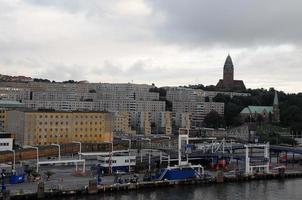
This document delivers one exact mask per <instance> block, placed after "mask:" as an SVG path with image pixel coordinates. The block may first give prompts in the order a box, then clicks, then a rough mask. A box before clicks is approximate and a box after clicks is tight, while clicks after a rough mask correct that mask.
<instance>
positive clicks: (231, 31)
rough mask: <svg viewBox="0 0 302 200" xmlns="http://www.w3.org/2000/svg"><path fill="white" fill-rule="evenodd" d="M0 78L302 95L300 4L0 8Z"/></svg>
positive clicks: (33, 0)
mask: <svg viewBox="0 0 302 200" xmlns="http://www.w3.org/2000/svg"><path fill="white" fill-rule="evenodd" d="M0 5H1V6H0V69H1V71H0V73H1V74H11V75H26V76H32V77H37V78H38V77H40V78H48V79H51V80H57V81H62V80H68V79H74V80H84V79H86V80H88V81H90V82H130V81H132V80H133V81H134V82H135V83H152V82H154V83H155V84H156V85H159V86H164V85H188V84H198V83H202V84H206V85H209V84H216V83H217V81H218V79H220V78H221V77H222V66H223V62H224V60H225V57H226V55H227V53H228V52H229V53H231V56H232V58H233V61H234V64H235V70H236V71H235V77H236V79H243V80H244V81H245V83H246V85H247V86H248V87H253V88H257V87H265V88H269V87H275V88H277V89H283V90H285V91H296V92H297V91H301V84H302V82H301V78H300V77H299V76H300V74H301V73H302V71H301V70H302V68H301V66H302V50H301V49H302V47H301V37H300V36H301V35H302V26H300V19H301V18H302V12H300V8H301V7H302V2H301V3H300V1H298V0H291V1H282V0H253V1H245V0H228V1H226V0H224V1H222V0H202V1H200V0H188V1H182V0H112V1H107V0H89V1H84V0H0Z"/></svg>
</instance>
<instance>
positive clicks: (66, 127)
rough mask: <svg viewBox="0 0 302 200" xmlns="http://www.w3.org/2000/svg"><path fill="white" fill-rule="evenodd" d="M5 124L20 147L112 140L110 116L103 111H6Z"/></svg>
mask: <svg viewBox="0 0 302 200" xmlns="http://www.w3.org/2000/svg"><path fill="white" fill-rule="evenodd" d="M7 125H8V131H10V132H11V133H15V135H16V143H18V144H20V145H22V146H23V145H48V144H51V143H61V144H62V143H71V142H72V141H80V142H90V143H99V142H111V141H112V139H113V135H112V116H111V114H110V113H105V112H58V111H55V112H49V111H47V112H43V111H8V112H7Z"/></svg>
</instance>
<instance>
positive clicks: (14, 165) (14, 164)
mask: <svg viewBox="0 0 302 200" xmlns="http://www.w3.org/2000/svg"><path fill="white" fill-rule="evenodd" d="M9 151H11V152H13V154H14V162H13V171H14V172H16V151H15V150H14V149H13V150H9Z"/></svg>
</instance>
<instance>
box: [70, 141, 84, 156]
mask: <svg viewBox="0 0 302 200" xmlns="http://www.w3.org/2000/svg"><path fill="white" fill-rule="evenodd" d="M72 143H75V144H79V145H80V152H79V153H78V154H79V160H81V156H82V155H81V154H82V143H81V142H77V141H72Z"/></svg>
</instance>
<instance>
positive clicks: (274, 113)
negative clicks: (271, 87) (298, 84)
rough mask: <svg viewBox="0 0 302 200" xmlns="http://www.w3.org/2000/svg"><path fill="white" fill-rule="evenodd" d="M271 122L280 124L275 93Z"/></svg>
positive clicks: (276, 94)
mask: <svg viewBox="0 0 302 200" xmlns="http://www.w3.org/2000/svg"><path fill="white" fill-rule="evenodd" d="M273 122H280V110H279V100H278V93H277V91H275V97H274V103H273Z"/></svg>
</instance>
